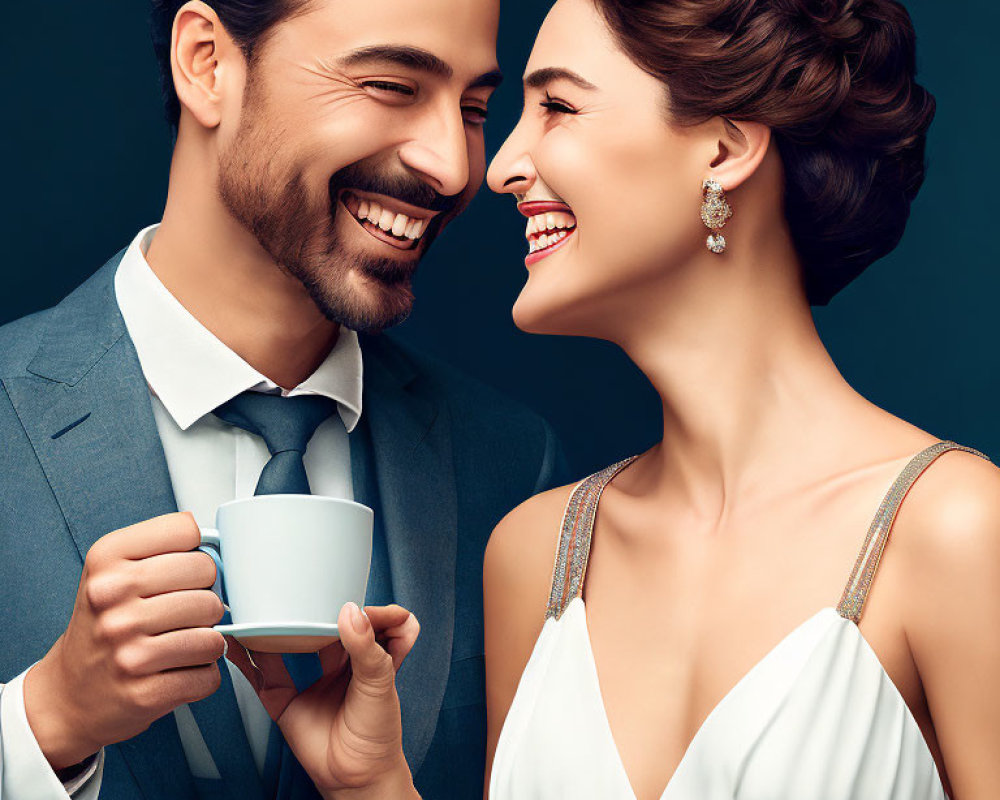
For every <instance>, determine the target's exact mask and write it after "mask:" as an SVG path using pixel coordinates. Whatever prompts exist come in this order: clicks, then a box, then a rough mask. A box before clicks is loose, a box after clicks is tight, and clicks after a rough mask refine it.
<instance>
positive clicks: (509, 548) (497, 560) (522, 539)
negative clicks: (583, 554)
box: [483, 484, 576, 608]
mask: <svg viewBox="0 0 1000 800" xmlns="http://www.w3.org/2000/svg"><path fill="white" fill-rule="evenodd" d="M575 485H576V484H568V485H566V486H559V487H556V488H555V489H549V490H548V491H546V492H542V493H540V494H536V495H535V496H533V497H530V498H528V499H527V500H525V501H524V502H523V503H521V504H520V505H519V506H517V507H515V508H514V509H513V510H511V511H510V512H509V513H508V514H507V515H506V516H505V517H504V518H503V519H502V520H500V522H499V523H497V526H496V527H495V528H494V529H493V534H492V536H490V540H489V543H488V544H487V545H486V560H485V563H484V566H483V571H484V581H485V583H486V584H487V586H489V585H490V584H502V585H503V586H504V587H506V588H510V587H516V588H517V589H519V590H520V591H524V592H527V593H528V594H529V595H534V596H542V597H545V596H547V595H548V589H549V586H548V580H549V579H550V578H551V576H552V566H553V564H554V559H555V553H556V547H557V544H558V539H559V531H560V523H561V521H562V516H563V512H564V511H565V509H566V504H567V503H568V502H569V498H570V495H571V494H572V492H573V489H574V487H575ZM542 607H543V608H544V601H543V603H542Z"/></svg>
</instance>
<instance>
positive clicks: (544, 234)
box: [524, 211, 576, 253]
mask: <svg viewBox="0 0 1000 800" xmlns="http://www.w3.org/2000/svg"><path fill="white" fill-rule="evenodd" d="M575 227H576V219H574V218H573V215H572V214H564V213H563V212H561V211H550V212H548V213H546V214H537V215H535V216H534V217H528V225H527V227H526V228H525V231H524V235H525V236H526V237H527V239H528V245H529V250H528V252H530V253H534V252H537V251H538V250H543V249H545V248H546V247H551V246H552V245H554V244H556V243H557V242H561V241H562V240H563V239H565V238H566V237H567V236H569V234H570V232H571V231H572V230H573V228H575Z"/></svg>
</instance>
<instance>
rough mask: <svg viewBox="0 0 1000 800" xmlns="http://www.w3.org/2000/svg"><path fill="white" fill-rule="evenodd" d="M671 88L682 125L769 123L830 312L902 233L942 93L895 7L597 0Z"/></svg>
mask: <svg viewBox="0 0 1000 800" xmlns="http://www.w3.org/2000/svg"><path fill="white" fill-rule="evenodd" d="M594 3H595V5H596V7H597V9H598V10H599V11H600V13H601V14H602V16H603V17H604V19H605V20H606V22H607V24H608V26H609V28H610V29H611V32H612V34H613V35H614V37H615V39H616V41H617V43H618V45H619V47H621V49H622V50H623V52H625V53H626V55H628V56H629V57H630V58H631V59H632V60H633V61H634V62H635V63H636V64H637V65H638V66H639V67H641V68H642V69H643V70H645V71H646V72H648V73H649V74H651V75H652V76H653V77H655V78H658V79H659V80H661V81H663V83H664V84H666V86H667V90H668V94H669V111H670V116H671V118H672V119H673V120H674V121H677V122H679V123H681V124H685V123H697V122H701V121H704V120H707V119H710V118H712V117H715V116H722V117H727V118H729V119H733V120H742V121H747V122H759V123H762V124H764V125H767V126H768V127H770V128H771V130H772V133H773V137H774V139H775V141H776V142H777V145H778V149H779V152H780V154H781V159H782V162H783V164H784V169H785V180H786V186H785V213H786V216H787V219H788V222H789V226H790V228H791V232H792V238H793V240H794V242H795V246H796V249H797V251H798V253H799V256H800V258H801V259H802V263H803V267H804V271H805V275H804V278H805V286H806V292H807V295H808V297H809V301H810V302H811V303H812V304H814V305H824V304H826V303H827V302H828V301H829V300H830V298H831V297H833V295H834V294H836V293H837V292H838V291H840V290H841V289H842V288H844V286H846V285H847V284H848V283H850V282H851V281H852V280H853V279H854V278H856V277H857V276H858V275H859V274H861V272H862V270H864V269H865V267H867V266H868V265H869V264H871V263H872V262H873V261H875V260H876V259H878V258H881V257H882V256H884V255H885V254H886V253H888V252H890V251H891V250H892V249H893V248H894V247H895V246H896V245H897V244H898V243H899V240H900V237H901V236H902V235H903V229H904V227H905V226H906V220H907V218H908V217H909V214H910V203H911V201H912V200H913V198H914V197H915V196H916V193H917V190H918V189H919V188H920V185H921V183H923V179H924V144H925V141H926V134H927V128H928V126H929V125H930V123H931V119H932V118H933V117H934V98H933V97H932V96H931V94H930V93H929V92H928V91H927V90H926V89H924V88H923V87H922V86H920V85H918V84H917V83H916V82H915V80H914V74H915V72H916V57H915V41H914V39H915V36H914V32H913V25H912V23H911V22H910V17H909V14H907V12H906V10H905V9H904V8H903V7H902V6H901V5H900V4H899V3H898V2H894V0H594Z"/></svg>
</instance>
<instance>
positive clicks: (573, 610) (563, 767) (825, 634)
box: [489, 442, 985, 800]
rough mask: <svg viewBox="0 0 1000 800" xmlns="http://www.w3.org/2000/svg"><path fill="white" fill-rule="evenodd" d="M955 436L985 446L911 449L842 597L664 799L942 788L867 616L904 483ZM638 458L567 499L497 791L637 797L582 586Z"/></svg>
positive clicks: (493, 783) (872, 798) (928, 795)
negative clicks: (597, 521)
mask: <svg viewBox="0 0 1000 800" xmlns="http://www.w3.org/2000/svg"><path fill="white" fill-rule="evenodd" d="M954 449H961V450H966V451H968V452H973V453H976V451H974V450H969V449H968V448H964V447H960V446H959V445H956V444H953V443H951V442H939V443H938V444H935V445H932V446H931V447H929V448H927V449H926V450H924V451H923V452H921V453H919V454H918V455H917V456H915V457H914V458H913V459H912V460H911V461H910V463H909V464H908V465H907V466H906V468H905V469H904V470H903V472H902V473H901V474H900V476H899V477H898V478H897V480H896V482H895V483H894V484H893V486H892V488H891V489H890V490H889V493H888V494H887V495H886V497H885V499H884V500H883V502H882V505H881V506H880V508H879V512H878V514H877V515H876V517H875V519H874V521H873V522H872V525H871V528H870V529H869V531H868V536H867V538H866V539H865V543H864V546H863V548H862V551H861V553H860V555H859V556H858V560H857V563H856V565H855V568H854V572H853V573H852V575H851V579H850V581H849V582H848V584H847V587H846V588H845V590H844V595H843V597H842V598H841V601H840V604H839V605H838V606H837V607H836V608H834V607H833V606H830V607H827V608H823V609H820V610H819V611H817V612H816V613H815V614H814V615H813V616H811V617H810V618H809V619H807V620H805V621H804V622H803V623H801V624H800V625H799V626H798V627H797V628H795V630H793V631H791V632H790V633H789V634H788V635H787V636H785V638H784V639H782V640H781V642H779V643H778V644H777V645H776V646H775V647H774V648H773V649H772V650H771V651H770V652H768V654H767V655H766V656H764V658H762V659H761V660H760V661H758V662H757V663H756V664H755V665H754V666H753V667H752V668H751V669H750V671H749V672H747V673H746V675H744V676H743V678H741V679H740V681H739V682H738V683H737V684H736V685H735V686H734V687H733V688H732V689H731V690H730V691H729V692H728V694H726V696H725V697H724V698H723V699H722V700H721V701H720V702H719V704H718V705H717V706H716V707H715V708H714V709H713V710H712V711H711V713H710V714H709V715H708V717H707V718H706V719H705V722H704V723H703V724H702V726H701V728H700V729H699V730H698V732H697V733H696V734H695V736H694V738H693V739H692V741H691V743H690V745H689V746H688V748H687V750H686V751H685V753H684V755H683V757H682V759H681V761H680V763H679V765H678V766H677V768H676V771H675V772H674V774H673V776H672V777H671V779H670V781H669V783H668V784H667V786H666V788H665V789H664V792H663V794H662V795H661V800H688V798H692V799H693V800H723V798H727V799H728V798H739V800H890V798H891V799H892V800H925V799H926V800H944V798H945V797H946V796H945V793H944V790H943V788H942V786H941V779H940V777H939V776H938V772H937V768H936V766H935V763H934V759H933V757H932V756H931V753H930V750H929V748H928V747H927V743H926V742H925V741H924V738H923V735H922V734H921V732H920V729H919V728H918V726H917V723H916V720H914V718H913V716H912V714H911V713H910V710H909V708H908V707H907V705H906V703H905V702H904V701H903V698H902V696H901V695H900V694H899V691H898V690H897V689H896V687H895V685H894V684H893V683H892V681H891V680H890V678H889V676H888V675H887V674H886V672H885V670H884V669H883V668H882V665H881V664H880V663H879V660H878V658H877V657H876V655H875V653H874V651H873V650H872V649H871V647H870V646H869V645H868V643H867V642H866V641H865V639H864V637H862V635H861V633H860V632H859V630H858V626H857V621H858V620H859V619H860V618H861V611H862V608H863V606H864V602H865V598H866V596H867V593H868V588H869V586H870V585H871V581H872V578H873V577H874V574H875V570H876V568H877V566H878V561H879V558H880V556H881V554H882V549H883V547H884V546H885V541H886V539H887V537H888V533H889V530H890V528H891V527H892V522H893V519H894V518H895V515H896V512H897V511H898V509H899V504H900V503H901V502H902V499H903V497H904V496H905V494H906V491H907V490H908V489H909V487H910V486H911V485H912V484H913V482H914V481H915V480H916V478H917V477H918V476H919V475H920V473H921V472H923V470H924V469H926V468H927V466H929V465H930V463H931V462H932V461H933V460H934V459H935V458H937V457H938V456H939V455H941V453H944V452H947V451H948V450H954ZM977 455H982V454H981V453H977ZM984 458H985V456H984ZM630 462H631V459H629V460H628V461H624V462H622V463H620V464H616V465H614V466H612V467H608V468H607V469H605V470H604V471H602V472H599V473H597V474H596V475H593V476H591V477H590V478H588V479H586V480H585V481H583V482H582V483H581V484H580V485H579V486H578V487H577V488H576V490H575V491H574V492H573V495H572V496H571V498H570V501H569V504H568V506H567V509H566V514H565V516H564V517H563V529H562V537H561V539H560V546H559V552H558V555H557V559H556V567H555V573H554V580H553V587H552V593H551V595H550V599H549V607H548V612H547V615H546V616H547V619H546V621H545V625H544V627H543V628H542V632H541V633H540V634H539V636H538V640H537V641H536V643H535V647H534V650H533V651H532V653H531V657H530V659H529V660H528V664H527V666H526V667H525V669H524V672H523V674H522V675H521V680H520V683H519V684H518V687H517V693H516V695H515V697H514V700H513V703H512V704H511V707H510V710H509V711H508V714H507V718H506V720H505V721H504V725H503V730H502V731H501V734H500V740H499V742H498V745H497V751H496V755H495V757H494V763H493V771H492V774H491V776H490V793H489V796H490V800H555V799H556V798H566V800H570V799H572V800H581V799H582V798H599V799H600V800H635V795H634V793H633V792H632V788H631V785H630V784H629V780H628V776H627V774H626V772H625V768H624V766H623V764H622V761H621V758H620V756H619V754H618V749H617V747H616V745H615V741H614V738H613V737H612V734H611V728H610V726H609V723H608V718H607V714H606V712H605V708H604V703H603V700H602V698H601V690H600V685H599V683H598V679H597V669H596V667H595V664H594V655H593V652H592V650H591V647H590V637H589V634H588V632H587V617H586V607H585V605H584V601H583V598H582V597H581V596H580V590H581V587H582V585H583V576H584V573H585V571H586V565H587V557H588V555H589V551H590V535H591V532H592V530H593V524H594V517H595V515H596V511H597V502H598V500H599V498H600V494H601V492H602V491H603V489H604V486H605V485H607V483H608V482H609V481H610V480H611V478H613V477H614V475H615V474H617V473H618V472H619V471H620V470H621V469H622V468H624V467H625V466H626V465H627V464H628V463H630Z"/></svg>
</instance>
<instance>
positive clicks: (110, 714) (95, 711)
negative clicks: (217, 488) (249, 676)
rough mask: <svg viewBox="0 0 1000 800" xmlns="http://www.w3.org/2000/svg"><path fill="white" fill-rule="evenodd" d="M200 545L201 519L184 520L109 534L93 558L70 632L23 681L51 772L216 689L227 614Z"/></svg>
mask: <svg viewBox="0 0 1000 800" xmlns="http://www.w3.org/2000/svg"><path fill="white" fill-rule="evenodd" d="M199 543H200V534H199V531H198V526H197V525H196V524H195V521H194V518H193V517H192V516H191V515H190V514H188V513H177V514H166V515H164V516H162V517H156V518H154V519H151V520H147V521H145V522H140V523H138V524H136V525H131V526H129V527H127V528H122V529H121V530H117V531H114V532H112V533H109V534H107V535H106V536H103V537H101V538H100V539H99V540H98V541H97V542H95V543H94V546H93V547H92V548H91V549H90V551H89V552H88V553H87V558H86V561H85V563H84V565H83V576H82V578H81V579H80V588H79V589H78V591H77V595H76V604H75V607H74V609H73V616H72V618H71V619H70V621H69V625H68V626H67V628H66V631H65V633H63V635H62V636H60V637H59V639H58V640H57V641H56V643H55V644H54V645H53V646H52V649H51V650H49V652H48V653H47V654H46V655H45V656H44V658H42V660H41V661H40V662H38V664H36V665H35V666H34V667H32V669H31V670H30V671H29V672H28V674H27V675H26V676H25V681H24V705H25V711H26V713H27V716H28V724H29V725H30V726H31V729H32V731H33V733H34V734H35V738H36V739H37V741H38V744H39V746H40V747H41V750H42V753H44V754H45V757H46V758H47V759H48V761H49V763H50V764H51V765H52V768H53V769H62V768H64V767H67V766H70V765H72V764H76V763H78V762H80V761H82V760H83V759H85V758H86V757H87V756H89V755H92V754H93V753H96V752H97V751H98V750H100V748H101V747H103V746H104V745H107V744H111V743H113V742H119V741H122V740H123V739H128V738H130V737H132V736H135V735H136V734H138V733H141V732H142V731H144V730H145V729H146V728H148V727H149V726H150V724H152V722H153V721H154V720H156V719H158V718H159V717H161V716H163V715H164V714H166V713H167V712H169V711H171V710H173V709H174V708H176V707H177V706H179V705H181V704H183V703H189V702H193V701H195V700H200V699H201V698H203V697H207V696H208V695H210V694H211V693H212V692H214V691H215V690H216V689H217V688H218V687H219V683H220V675H219V668H218V667H217V666H216V664H215V661H216V660H217V659H218V658H220V657H221V656H222V653H223V649H224V646H225V640H224V638H223V636H222V634H220V633H218V632H217V631H213V630H212V628H211V626H212V625H214V624H216V623H217V622H218V621H219V620H220V619H221V618H222V615H223V612H224V608H223V605H222V601H221V600H220V599H219V598H218V596H216V595H215V594H214V593H213V592H212V591H211V589H210V588H207V587H211V586H212V584H213V582H214V581H215V565H214V564H213V563H212V559H211V558H209V556H207V555H205V554H204V553H200V552H197V551H194V548H196V547H197V546H198V545H199ZM192 551H194V552H192Z"/></svg>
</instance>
